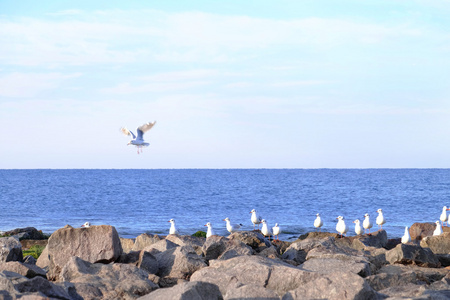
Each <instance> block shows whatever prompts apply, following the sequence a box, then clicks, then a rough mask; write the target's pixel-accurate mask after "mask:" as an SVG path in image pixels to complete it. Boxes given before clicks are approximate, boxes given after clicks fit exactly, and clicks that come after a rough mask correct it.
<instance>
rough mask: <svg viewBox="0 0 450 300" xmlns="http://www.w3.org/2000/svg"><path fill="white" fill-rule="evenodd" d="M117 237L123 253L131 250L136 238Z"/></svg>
mask: <svg viewBox="0 0 450 300" xmlns="http://www.w3.org/2000/svg"><path fill="white" fill-rule="evenodd" d="M119 239H120V244H121V245H122V251H123V252H124V253H128V252H130V251H133V247H134V244H135V241H136V239H126V238H122V237H121V238H119Z"/></svg>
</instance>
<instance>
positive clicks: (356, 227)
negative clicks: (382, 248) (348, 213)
mask: <svg viewBox="0 0 450 300" xmlns="http://www.w3.org/2000/svg"><path fill="white" fill-rule="evenodd" d="M353 223H355V232H356V235H361V233H362V228H361V223H360V222H359V220H355V221H353Z"/></svg>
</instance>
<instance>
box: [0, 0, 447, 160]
mask: <svg viewBox="0 0 450 300" xmlns="http://www.w3.org/2000/svg"><path fill="white" fill-rule="evenodd" d="M449 15H450V1H449V0H431V1H392V0H391V1H331V0H330V1H317V0H316V1H297V0H295V1H294V0H289V1H287V0H285V1H264V0H263V1H5V0H0V45H1V47H0V126H1V128H2V129H1V134H0V158H1V159H0V168H415V167H418V168H449V167H450V141H449V137H450V96H449V95H450V18H448V16H449ZM153 120H157V124H156V125H155V127H154V128H153V129H152V130H151V131H150V132H148V133H147V134H146V135H145V138H146V140H147V141H148V142H150V144H151V145H150V147H149V148H146V149H144V153H143V154H140V155H137V154H136V150H135V149H134V148H132V147H131V146H127V145H126V144H127V142H128V138H127V137H125V136H123V135H121V133H120V132H119V128H120V127H121V126H127V127H128V128H130V129H132V130H134V129H135V128H136V127H137V126H139V125H141V124H142V123H144V122H148V121H153Z"/></svg>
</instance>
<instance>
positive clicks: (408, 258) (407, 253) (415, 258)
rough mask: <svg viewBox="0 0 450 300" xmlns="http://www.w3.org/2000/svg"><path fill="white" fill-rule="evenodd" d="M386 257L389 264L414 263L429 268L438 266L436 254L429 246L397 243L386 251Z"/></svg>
mask: <svg viewBox="0 0 450 300" xmlns="http://www.w3.org/2000/svg"><path fill="white" fill-rule="evenodd" d="M386 259H387V260H388V261H389V262H390V263H391V264H406V265H407V264H414V265H418V266H423V267H429V268H438V267H439V266H440V263H439V260H438V259H437V257H436V255H434V253H433V252H432V251H431V250H430V249H429V248H422V247H420V246H417V245H411V244H399V245H397V247H395V248H394V249H392V250H389V251H388V252H386Z"/></svg>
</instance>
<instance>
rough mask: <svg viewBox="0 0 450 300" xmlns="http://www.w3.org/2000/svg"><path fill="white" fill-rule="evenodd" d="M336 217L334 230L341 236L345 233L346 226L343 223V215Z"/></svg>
mask: <svg viewBox="0 0 450 300" xmlns="http://www.w3.org/2000/svg"><path fill="white" fill-rule="evenodd" d="M336 219H338V223H337V224H336V230H337V232H339V233H340V234H341V237H342V236H343V235H344V234H346V233H347V231H348V226H347V225H346V224H345V221H344V217H343V216H339V217H337V218H336Z"/></svg>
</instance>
